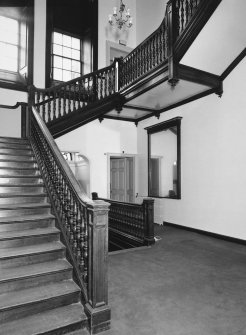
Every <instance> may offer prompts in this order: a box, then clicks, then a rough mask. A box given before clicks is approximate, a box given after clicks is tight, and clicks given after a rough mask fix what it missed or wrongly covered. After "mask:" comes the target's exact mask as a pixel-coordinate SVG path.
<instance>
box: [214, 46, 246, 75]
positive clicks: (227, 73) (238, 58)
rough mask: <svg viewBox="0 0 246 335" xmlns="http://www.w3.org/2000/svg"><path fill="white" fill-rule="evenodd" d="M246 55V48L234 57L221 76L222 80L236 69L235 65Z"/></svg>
mask: <svg viewBox="0 0 246 335" xmlns="http://www.w3.org/2000/svg"><path fill="white" fill-rule="evenodd" d="M245 56H246V48H244V49H243V51H242V52H241V53H240V54H239V55H238V56H237V57H236V58H235V59H234V61H233V62H232V63H231V64H230V65H229V66H228V67H227V68H226V69H225V71H224V72H223V73H222V75H221V76H220V79H221V80H225V79H226V77H227V76H228V75H229V74H230V73H231V72H232V71H233V70H234V69H235V67H236V66H237V65H238V64H239V63H240V62H241V61H242V60H243V59H244V57H245Z"/></svg>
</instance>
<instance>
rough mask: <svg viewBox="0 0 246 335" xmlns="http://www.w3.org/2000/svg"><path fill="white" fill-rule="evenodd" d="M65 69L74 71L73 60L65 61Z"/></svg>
mask: <svg viewBox="0 0 246 335" xmlns="http://www.w3.org/2000/svg"><path fill="white" fill-rule="evenodd" d="M63 69H65V70H69V71H71V69H72V61H71V59H66V58H64V59H63Z"/></svg>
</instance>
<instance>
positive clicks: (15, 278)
mask: <svg viewBox="0 0 246 335" xmlns="http://www.w3.org/2000/svg"><path fill="white" fill-rule="evenodd" d="M0 324H1V327H0V335H15V334H16V335H17V334H18V335H34V334H35V335H38V334H70V333H71V334H73V333H74V334H75V333H76V334H77V331H78V330H80V331H79V333H78V334H88V331H87V329H86V327H87V317H86V315H85V313H84V308H83V305H82V304H81V302H80V288H79V287H78V286H77V285H76V283H75V282H74V281H73V277H72V266H71V264H70V263H69V262H68V261H67V260H66V258H65V246H64V245H63V244H62V243H61V241H60V231H59V230H58V229H57V228H56V227H55V217H54V216H53V215H52V214H51V206H50V204H49V202H48V199H47V194H46V192H45V187H44V184H43V181H42V177H41V175H40V173H39V170H38V167H37V163H36V161H35V158H34V155H33V151H32V148H31V146H30V144H29V142H28V140H25V139H16V138H4V137H0Z"/></svg>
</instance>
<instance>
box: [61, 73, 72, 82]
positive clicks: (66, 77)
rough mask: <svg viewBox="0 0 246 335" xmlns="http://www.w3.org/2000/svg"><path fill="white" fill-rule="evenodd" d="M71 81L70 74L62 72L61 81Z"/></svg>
mask: <svg viewBox="0 0 246 335" xmlns="http://www.w3.org/2000/svg"><path fill="white" fill-rule="evenodd" d="M71 79H72V73H71V72H69V71H63V81H68V80H71Z"/></svg>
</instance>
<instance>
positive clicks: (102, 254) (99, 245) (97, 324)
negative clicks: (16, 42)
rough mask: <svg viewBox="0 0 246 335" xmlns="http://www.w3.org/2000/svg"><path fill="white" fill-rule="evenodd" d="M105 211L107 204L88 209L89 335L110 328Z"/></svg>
mask: <svg viewBox="0 0 246 335" xmlns="http://www.w3.org/2000/svg"><path fill="white" fill-rule="evenodd" d="M108 211H109V204H108V203H106V202H104V201H102V200H96V201H94V204H93V206H92V207H91V208H89V227H88V246H89V254H88V303H87V304H86V306H85V312H86V314H87V315H88V317H89V326H90V331H91V334H96V333H98V332H100V331H103V330H106V329H109V328H110V319H111V311H110V308H109V306H108Z"/></svg>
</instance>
